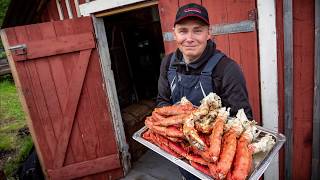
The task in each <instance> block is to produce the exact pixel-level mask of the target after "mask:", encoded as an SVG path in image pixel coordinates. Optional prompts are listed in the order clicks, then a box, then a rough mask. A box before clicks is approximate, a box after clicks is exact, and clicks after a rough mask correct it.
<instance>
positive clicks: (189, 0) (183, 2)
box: [179, 0, 201, 7]
mask: <svg viewBox="0 0 320 180" xmlns="http://www.w3.org/2000/svg"><path fill="white" fill-rule="evenodd" d="M189 3H196V4H200V5H201V0H179V7H181V6H183V5H186V4H189Z"/></svg>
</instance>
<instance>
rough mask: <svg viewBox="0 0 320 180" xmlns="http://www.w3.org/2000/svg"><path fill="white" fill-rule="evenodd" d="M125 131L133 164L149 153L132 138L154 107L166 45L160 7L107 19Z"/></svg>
mask: <svg viewBox="0 0 320 180" xmlns="http://www.w3.org/2000/svg"><path fill="white" fill-rule="evenodd" d="M104 23H105V28H106V33H107V40H108V46H109V52H110V57H111V68H112V70H113V74H114V79H115V84H116V89H117V94H118V100H119V105H120V109H121V115H122V120H123V123H124V129H125V133H126V137H127V142H128V144H129V151H130V153H131V157H132V160H133V161H136V160H137V159H138V158H139V157H140V156H141V155H142V154H143V153H144V151H145V150H146V149H145V148H144V147H143V146H142V145H141V144H139V143H138V142H135V141H134V140H133V139H132V138H131V137H132V135H133V133H134V132H136V131H137V130H139V129H140V128H142V127H143V126H144V119H145V117H146V116H148V115H150V114H151V112H152V110H153V109H154V107H155V99H156V96H157V82H158V77H159V68H160V64H161V59H162V57H163V55H164V45H163V40H162V32H161V25H160V18H159V13H158V7H157V6H151V7H147V8H142V9H138V10H132V11H129V12H125V13H120V14H115V15H111V16H107V17H104Z"/></svg>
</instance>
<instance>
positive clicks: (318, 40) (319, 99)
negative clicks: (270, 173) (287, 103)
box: [311, 0, 320, 180]
mask: <svg viewBox="0 0 320 180" xmlns="http://www.w3.org/2000/svg"><path fill="white" fill-rule="evenodd" d="M314 18H315V19H314V24H315V32H314V33H315V36H314V39H315V42H314V89H313V93H314V98H313V130H312V132H313V137H312V174H311V179H312V180H317V179H320V173H319V170H320V159H319V153H320V142H319V137H320V116H319V114H320V70H319V68H320V1H319V0H315V16H314Z"/></svg>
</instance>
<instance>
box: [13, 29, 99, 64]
mask: <svg viewBox="0 0 320 180" xmlns="http://www.w3.org/2000/svg"><path fill="white" fill-rule="evenodd" d="M94 47H95V40H94V36H93V34H92V33H91V32H90V33H82V34H76V35H70V36H61V37H57V38H56V39H47V40H39V41H32V42H27V43H26V50H27V52H26V55H14V56H15V58H14V59H15V60H16V61H24V60H30V59H35V58H40V57H46V56H52V55H59V54H65V53H68V52H75V51H81V50H86V49H92V48H94ZM12 51H14V50H12ZM13 54H15V53H13Z"/></svg>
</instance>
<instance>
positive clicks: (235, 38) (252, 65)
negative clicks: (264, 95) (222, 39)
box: [226, 0, 261, 123]
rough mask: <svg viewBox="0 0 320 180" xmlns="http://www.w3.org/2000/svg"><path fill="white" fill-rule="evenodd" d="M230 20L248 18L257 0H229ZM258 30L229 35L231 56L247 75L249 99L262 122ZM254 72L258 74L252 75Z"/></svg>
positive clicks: (255, 114)
mask: <svg viewBox="0 0 320 180" xmlns="http://www.w3.org/2000/svg"><path fill="white" fill-rule="evenodd" d="M226 2H227V7H228V11H227V13H228V20H229V21H230V22H239V21H243V20H246V19H247V18H248V13H249V11H250V10H253V9H255V1H253V0H251V1H236V2H235V1H231V0H228V1H226ZM257 41H258V40H257V33H256V31H254V32H250V33H236V34H230V35H229V45H230V48H229V49H230V54H229V55H230V57H231V58H232V59H234V60H236V61H237V62H238V63H239V64H240V66H241V68H242V70H243V72H244V75H245V78H246V83H247V89H248V93H249V101H250V104H251V107H252V111H253V117H254V119H255V120H256V121H257V122H258V123H261V115H260V86H259V63H258V60H259V57H258V45H257ZM252 72H255V74H256V75H254V76H252Z"/></svg>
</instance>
